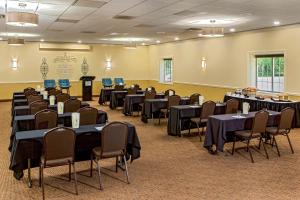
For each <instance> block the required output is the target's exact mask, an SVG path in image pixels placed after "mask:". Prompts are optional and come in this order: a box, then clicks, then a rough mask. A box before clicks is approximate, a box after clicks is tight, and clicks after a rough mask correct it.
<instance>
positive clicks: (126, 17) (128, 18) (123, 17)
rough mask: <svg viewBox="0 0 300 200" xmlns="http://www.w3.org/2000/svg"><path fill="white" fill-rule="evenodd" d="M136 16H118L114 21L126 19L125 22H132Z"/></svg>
mask: <svg viewBox="0 0 300 200" xmlns="http://www.w3.org/2000/svg"><path fill="white" fill-rule="evenodd" d="M134 18H135V17H134V16H128V15H116V16H114V19H124V20H131V19H134Z"/></svg>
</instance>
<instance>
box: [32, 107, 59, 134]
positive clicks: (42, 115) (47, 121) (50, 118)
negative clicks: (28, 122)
mask: <svg viewBox="0 0 300 200" xmlns="http://www.w3.org/2000/svg"><path fill="white" fill-rule="evenodd" d="M57 120H58V115H57V112H56V111H54V110H50V109H46V110H41V111H39V112H37V113H36V114H35V116H34V124H35V129H36V130H38V129H51V128H55V127H57Z"/></svg>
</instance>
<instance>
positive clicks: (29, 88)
mask: <svg viewBox="0 0 300 200" xmlns="http://www.w3.org/2000/svg"><path fill="white" fill-rule="evenodd" d="M29 90H32V91H35V89H34V88H32V87H27V88H25V89H24V90H23V92H24V93H25V92H27V91H29Z"/></svg>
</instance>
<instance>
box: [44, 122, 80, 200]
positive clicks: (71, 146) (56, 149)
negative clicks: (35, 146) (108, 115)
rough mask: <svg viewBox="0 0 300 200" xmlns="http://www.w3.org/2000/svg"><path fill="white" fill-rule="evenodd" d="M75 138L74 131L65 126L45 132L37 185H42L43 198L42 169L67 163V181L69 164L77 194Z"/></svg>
mask: <svg viewBox="0 0 300 200" xmlns="http://www.w3.org/2000/svg"><path fill="white" fill-rule="evenodd" d="M75 138H76V134H75V132H74V131H73V130H72V129H70V128H65V127H58V128H54V129H52V130H50V131H48V132H47V133H46V134H45V136H44V138H43V154H42V156H41V162H40V170H39V174H40V176H39V185H40V186H42V194H43V199H45V189H44V169H45V168H50V167H58V166H63V165H69V181H71V165H72V166H73V173H74V180H75V184H74V185H75V192H76V195H78V189H77V176H76V169H75V162H74V150H75ZM58 141H59V142H58Z"/></svg>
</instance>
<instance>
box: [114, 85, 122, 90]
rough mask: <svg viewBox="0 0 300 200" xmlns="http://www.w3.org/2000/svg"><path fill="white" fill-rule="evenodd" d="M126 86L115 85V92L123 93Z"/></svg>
mask: <svg viewBox="0 0 300 200" xmlns="http://www.w3.org/2000/svg"><path fill="white" fill-rule="evenodd" d="M123 90H124V85H115V91H123Z"/></svg>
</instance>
